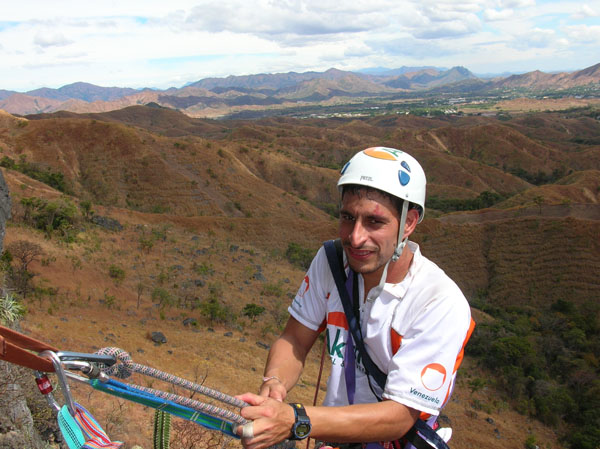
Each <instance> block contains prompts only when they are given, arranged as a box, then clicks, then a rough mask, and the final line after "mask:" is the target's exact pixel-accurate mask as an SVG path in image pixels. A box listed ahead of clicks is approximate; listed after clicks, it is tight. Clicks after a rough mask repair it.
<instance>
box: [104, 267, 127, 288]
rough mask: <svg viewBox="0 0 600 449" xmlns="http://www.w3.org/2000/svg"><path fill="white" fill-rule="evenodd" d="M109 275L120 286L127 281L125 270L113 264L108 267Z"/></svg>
mask: <svg viewBox="0 0 600 449" xmlns="http://www.w3.org/2000/svg"><path fill="white" fill-rule="evenodd" d="M108 275H109V276H110V277H111V278H112V279H114V280H115V283H117V284H120V283H121V282H123V280H124V279H125V270H123V268H121V267H119V266H117V265H114V264H113V265H111V266H110V267H108Z"/></svg>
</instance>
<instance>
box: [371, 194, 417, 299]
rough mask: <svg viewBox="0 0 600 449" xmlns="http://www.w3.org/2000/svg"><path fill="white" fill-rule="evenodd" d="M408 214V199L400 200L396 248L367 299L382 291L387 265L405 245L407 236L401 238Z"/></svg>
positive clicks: (395, 258) (395, 259)
mask: <svg viewBox="0 0 600 449" xmlns="http://www.w3.org/2000/svg"><path fill="white" fill-rule="evenodd" d="M407 215H408V201H403V202H402V215H401V217H400V226H399V227H398V240H397V242H398V244H397V245H396V249H395V250H394V254H392V257H391V258H390V260H388V261H387V262H386V264H385V267H383V273H382V274H381V279H380V280H379V285H377V287H374V288H372V289H371V291H370V292H369V294H368V295H367V301H375V299H376V298H377V297H378V296H379V295H380V293H381V292H382V291H383V287H384V286H385V281H386V279H387V272H388V267H389V266H390V262H396V261H397V260H398V259H400V256H401V255H402V252H403V251H404V247H405V246H406V241H407V240H408V237H407V238H405V239H403V238H402V237H403V236H404V229H406V216H407Z"/></svg>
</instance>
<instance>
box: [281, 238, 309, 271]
mask: <svg viewBox="0 0 600 449" xmlns="http://www.w3.org/2000/svg"><path fill="white" fill-rule="evenodd" d="M314 255H315V252H314V251H313V250H311V249H308V248H303V247H302V246H300V245H299V244H298V243H294V242H291V243H290V244H289V245H288V247H287V250H286V252H285V256H286V257H287V260H288V261H289V262H290V263H291V264H293V265H296V266H298V267H300V268H302V269H304V270H308V268H309V267H310V263H311V262H312V259H313V257H314Z"/></svg>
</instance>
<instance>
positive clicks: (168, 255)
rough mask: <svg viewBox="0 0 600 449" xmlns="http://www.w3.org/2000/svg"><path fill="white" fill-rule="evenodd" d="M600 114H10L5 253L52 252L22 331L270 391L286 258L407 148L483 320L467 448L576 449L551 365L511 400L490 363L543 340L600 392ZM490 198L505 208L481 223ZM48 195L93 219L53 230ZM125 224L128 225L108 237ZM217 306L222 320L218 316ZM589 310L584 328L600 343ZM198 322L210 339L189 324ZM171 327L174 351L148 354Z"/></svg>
mask: <svg viewBox="0 0 600 449" xmlns="http://www.w3.org/2000/svg"><path fill="white" fill-rule="evenodd" d="M597 117H598V114H597V111H594V110H580V111H570V112H568V113H565V112H562V113H538V114H530V115H528V116H526V117H521V116H519V117H514V118H510V119H509V120H505V119H502V120H500V119H498V118H495V117H484V116H473V117H466V116H465V117H458V116H442V117H435V118H434V117H431V118H427V117H415V116H412V115H408V116H404V115H403V116H396V115H388V116H375V117H370V118H364V119H360V120H359V119H341V118H338V119H329V120H326V119H306V120H297V119H291V118H268V119H263V120H257V121H243V120H236V121H230V120H222V121H212V120H204V119H193V118H190V117H189V116H186V115H184V114H182V113H180V112H176V111H173V110H170V109H164V108H160V107H148V106H134V107H129V108H126V109H123V110H120V111H114V112H109V113H95V114H91V113H90V114H85V115H78V114H73V113H65V112H63V113H59V114H42V115H37V116H29V117H26V118H17V117H14V116H12V115H9V114H6V113H0V150H1V151H2V156H3V158H4V159H3V160H2V164H1V165H2V166H3V167H4V168H3V169H2V170H3V174H4V177H5V178H6V180H7V183H8V185H9V188H10V191H11V196H12V200H13V219H12V222H11V223H10V224H9V227H8V229H7V236H6V241H5V247H6V246H7V245H8V246H10V244H11V243H14V242H17V241H19V240H27V241H29V242H33V243H35V244H37V245H39V246H40V248H41V249H42V250H43V255H41V256H40V257H38V258H37V260H35V261H34V262H33V263H32V265H31V271H32V272H33V273H35V276H34V277H33V279H32V284H33V285H34V286H35V289H34V290H33V291H32V292H30V294H29V295H28V296H27V297H26V298H25V300H24V302H25V304H26V305H27V308H28V313H27V315H26V317H25V318H24V321H23V323H22V326H23V329H24V330H26V331H27V332H28V333H31V334H32V335H33V336H35V337H38V338H42V339H44V340H47V341H49V342H51V343H53V344H56V345H58V346H60V347H61V348H62V349H69V350H79V351H94V350H96V349H97V348H99V347H102V346H107V345H111V346H119V347H123V348H124V349H126V350H128V351H130V352H131V353H132V357H134V360H136V361H137V360H139V361H140V363H146V364H149V365H152V366H156V367H162V368H163V369H168V370H169V371H170V372H173V373H175V374H178V375H181V376H183V377H188V378H191V379H193V378H196V379H201V378H202V377H203V376H205V381H206V384H207V385H208V386H212V387H215V388H219V389H222V390H223V391H226V392H228V393H233V394H235V393H240V392H242V391H245V390H250V391H254V390H255V389H256V387H257V380H256V379H258V378H260V375H261V369H262V365H263V363H264V358H265V356H266V351H265V350H264V348H263V346H264V344H269V343H270V342H272V341H273V339H274V338H275V336H276V335H277V333H278V331H279V329H280V326H281V324H282V322H283V321H284V320H285V308H286V306H287V304H288V303H289V301H290V297H291V296H293V295H294V294H295V292H296V289H297V287H298V285H299V281H300V280H301V279H302V277H303V273H304V269H303V268H301V267H300V266H298V265H296V264H294V263H293V262H292V261H291V259H290V258H289V257H286V253H288V252H289V249H290V244H292V243H294V244H297V245H299V246H300V247H302V248H305V249H306V250H307V251H308V252H314V251H315V250H316V249H317V248H318V247H319V245H320V243H321V242H322V241H323V240H325V239H327V238H330V237H332V236H335V234H336V228H337V222H336V220H335V218H334V217H333V216H332V215H333V214H335V208H336V204H337V195H338V194H337V189H336V188H335V181H336V180H337V177H338V171H339V168H340V167H341V166H342V164H343V163H344V162H345V161H346V160H347V159H348V158H349V157H350V156H351V155H352V154H353V153H355V152H356V151H358V150H359V149H362V148H365V147H368V146H372V145H380V144H382V145H388V146H394V147H400V148H405V149H407V150H408V151H410V152H411V153H412V154H413V155H414V156H416V157H417V158H418V159H419V160H420V161H421V162H422V164H423V165H424V167H425V170H426V173H427V175H428V202H431V201H433V200H435V201H436V202H435V203H434V204H435V205H436V206H438V207H440V208H439V209H437V210H436V209H435V208H432V207H429V206H428V209H427V212H426V216H425V220H424V222H423V223H422V224H421V225H419V227H418V228H417V233H416V235H415V240H416V241H417V242H418V243H419V244H420V245H421V247H422V250H423V253H424V254H425V255H426V256H427V257H429V258H431V259H432V260H433V261H435V262H436V263H438V264H439V265H440V266H441V267H443V269H444V270H445V271H446V272H448V273H449V274H450V275H451V276H452V277H453V278H454V279H455V280H456V281H457V283H458V284H459V285H460V287H461V288H462V289H463V290H464V292H465V294H466V295H467V298H468V299H469V300H470V302H471V304H472V306H474V309H473V313H474V316H475V318H476V320H477V321H478V323H480V326H479V327H478V331H477V332H479V334H476V335H475V336H474V340H473V355H470V354H469V352H467V360H466V362H465V363H466V367H467V368H466V369H463V370H462V371H461V375H460V380H459V383H458V385H457V391H456V393H455V396H454V398H453V400H452V402H451V404H450V405H449V406H448V408H447V409H446V410H445V414H447V415H448V417H449V419H450V420H451V421H452V423H453V427H454V429H455V436H454V437H453V440H452V444H451V447H453V448H454V449H463V448H464V449H466V448H471V447H479V446H485V447H487V448H491V449H495V448H501V447H502V448H507V447H508V448H515V449H516V448H522V447H523V446H524V442H525V440H526V439H527V438H528V437H529V436H530V435H533V436H535V441H536V442H537V444H538V445H539V446H540V447H544V448H549V449H552V448H558V447H563V443H562V442H559V441H558V435H560V434H561V433H562V432H563V431H564V429H565V427H564V426H566V425H572V422H571V421H569V422H568V423H566V424H564V423H561V424H559V423H554V422H553V421H552V419H553V417H554V416H555V415H554V414H553V413H554V411H553V412H552V413H550V412H549V411H543V410H545V409H543V408H542V404H540V402H539V401H540V396H539V394H538V393H536V392H540V391H546V390H544V388H547V389H548V388H550V386H552V388H554V387H555V386H556V385H559V382H560V379H555V378H551V377H543V376H542V375H541V374H540V371H539V370H540V369H542V368H539V366H542V365H541V363H542V362H541V361H540V362H539V364H540V365H539V366H536V369H537V370H538V371H534V370H532V369H530V367H529V366H523V367H521V366H519V367H516V368H514V370H517V368H518V369H519V370H521V372H526V373H527V376H529V378H528V379H532V380H530V382H531V383H530V384H528V385H525V386H523V388H522V389H521V384H520V383H519V389H518V390H515V391H514V392H513V394H511V393H510V392H507V390H506V389H505V388H504V386H503V385H504V384H503V382H505V380H506V378H505V377H504V376H505V374H504V373H505V369H506V372H509V371H510V369H511V368H510V367H511V365H510V364H509V365H507V366H506V367H504V366H501V367H500V368H499V369H498V370H496V371H494V370H493V369H492V368H493V367H492V365H491V364H490V363H488V359H485V358H482V356H481V353H482V352H485V351H486V347H485V346H484V341H482V340H485V336H488V335H493V338H488V341H489V342H491V343H496V342H498V341H503V340H502V339H503V338H507V337H510V336H512V335H513V333H514V334H516V335H520V334H519V332H521V333H523V332H525V330H527V332H533V333H531V334H527V335H528V337H527V339H528V341H529V342H530V344H531V345H532V348H538V346H537V345H538V340H539V341H541V342H543V341H545V342H548V341H551V342H552V345H550V346H546V347H544V354H546V353H547V354H550V355H552V356H553V357H554V358H553V359H552V361H549V362H547V363H548V366H549V367H551V368H552V369H553V370H554V371H553V372H560V373H561V374H562V375H563V376H564V379H565V382H570V384H569V385H573V383H574V382H575V380H577V379H578V378H579V382H580V383H579V384H577V385H579V387H578V388H581V389H582V391H583V390H585V391H589V392H592V393H593V391H595V390H594V388H595V387H593V381H592V380H589V381H588V380H586V379H588V377H587V376H588V375H589V374H590V373H595V375H596V378H597V374H598V367H597V365H596V364H595V362H594V360H597V359H598V358H599V357H600V354H598V349H597V348H598V346H594V345H593V344H592V343H593V342H594V341H597V339H598V332H599V330H598V329H597V328H595V327H594V326H596V324H595V323H598V314H599V312H598V309H597V308H594V307H595V306H594V299H595V298H598V297H600V295H599V293H600V282H599V281H598V279H597V273H598V270H599V269H600V242H599V241H598V239H597V236H598V235H600V225H599V223H600V221H599V219H600V204H599V203H600V159H599V158H598V154H599V153H600V147H599V146H598V143H597V142H595V140H594V136H598V135H600V121H599V120H598V118H597ZM561 130H562V131H561ZM575 137H576V138H575ZM48 183H51V185H49V184H48ZM52 186H54V187H52ZM60 190H62V192H61V191H60ZM482 195H483V197H484V198H493V199H494V201H495V203H494V204H492V205H491V206H488V207H487V208H485V209H482V208H481V206H479V207H477V208H476V209H477V210H470V209H469V207H471V206H472V205H473V204H480V203H477V202H476V201H477V200H478V199H480V198H482ZM494 195H497V196H494ZM30 198H42V199H45V200H47V201H50V204H52V205H53V206H52V207H53V208H54V209H52V210H54V211H56V210H58V211H60V213H61V214H64V215H65V216H66V215H68V214H69V213H73V214H74V217H75V218H73V220H75V221H74V222H73V223H70V222H69V221H68V220H67V221H65V222H63V225H62V226H63V227H61V225H57V226H56V228H53V226H54V225H53V224H51V226H50V228H48V227H46V228H43V229H36V226H37V225H36V223H39V221H38V222H35V221H34V220H32V216H31V214H29V213H30V212H31V211H32V210H33V211H34V212H36V213H39V214H40V216H41V215H43V214H45V213H46V212H47V208H46V206H43V205H40V206H38V209H35V210H34V209H30V208H31V207H33V206H31V204H32V203H31V202H30V201H28V200H27V199H30ZM22 200H25V201H22ZM87 201H89V203H87ZM86 204H88V205H89V206H90V207H91V209H92V210H93V211H94V214H92V215H90V214H89V213H86ZM430 204H431V203H430ZM70 205H75V206H74V209H72V208H70ZM446 207H458V209H452V210H454V211H453V212H448V211H446V210H445V209H444V208H446ZM73 210H76V211H79V212H77V213H74V212H72V211H73ZM69 211H71V212H69ZM92 216H96V217H99V218H101V219H100V220H97V221H96V222H95V223H99V224H94V222H92V221H91V217H92ZM111 220H116V221H117V222H118V223H119V224H120V225H121V226H122V228H119V227H114V226H113V227H112V230H111V229H107V228H106V227H105V226H107V224H108V225H111V223H112V224H113V225H114V222H112V221H111ZM564 302H568V304H570V305H569V306H568V307H567V306H565V305H564V304H563V303H564ZM249 303H256V304H257V305H260V306H263V307H265V308H266V311H265V313H264V314H263V315H261V316H260V317H258V319H257V321H256V322H253V321H252V320H251V319H250V318H248V317H245V316H243V315H242V312H243V308H244V306H245V305H246V304H249ZM210 304H212V305H215V304H217V305H218V306H219V307H218V310H217V311H219V313H220V314H221V315H217V316H213V317H212V318H210V315H208V316H207V315H206V313H207V312H206V311H207V310H208V309H207V308H206V307H207V305H210ZM569 307H570V308H571V309H569ZM557 308H559V309H560V310H562V312H561V313H562V314H563V315H562V318H560V319H559V318H556V317H555V315H554V314H555V313H558V312H557V310H559V309H557ZM563 309H564V310H563ZM573 311H575V312H577V313H579V314H582V315H583V314H584V312H585V313H586V314H585V316H586V318H587V327H586V326H584V325H583V324H581V320H580V317H579V315H577V316H574V315H572V314H573V313H575V312H573ZM565 317H569V320H567V319H566V318H565ZM185 318H192V319H195V320H196V322H197V323H198V325H197V326H184V325H183V320H184V319H185ZM505 319H506V320H507V321H506V322H507V323H509V324H506V325H505V324H504V323H505V321H504V320H505ZM552 320H554V321H552ZM510 323H512V324H510ZM515 323H516V324H515ZM494 325H496V327H495V328H494ZM512 326H516V327H518V328H517V329H513V328H512ZM530 327H531V328H532V329H533V330H531V329H530ZM209 328H210V329H212V330H209ZM479 329H481V330H479ZM494 329H496V330H494ZM498 329H499V330H498ZM155 330H160V331H162V332H163V333H164V334H165V336H166V337H167V340H168V341H167V343H166V344H164V345H161V346H154V344H153V343H152V342H151V341H149V340H148V338H147V335H148V333H149V332H152V331H155ZM496 331H499V332H503V333H501V334H492V333H491V332H496ZM556 332H561V333H556ZM582 333H583V334H582ZM581 335H583V337H581ZM582 338H583V342H582V340H581V339H582ZM586 339H587V340H586ZM586 341H588V342H589V343H586ZM257 343H260V344H261V345H263V346H259V345H258V344H257ZM562 345H567V346H562ZM541 347H543V346H541ZM468 348H469V347H468ZM501 349H503V348H502V347H494V348H492V350H488V353H490V354H492V353H493V354H496V352H495V351H500V350H501ZM517 349H518V348H517ZM468 351H469V350H468ZM561 351H562V352H561ZM474 355H477V357H478V358H475V357H474ZM517 355H518V354H517ZM515 357H516V356H515ZM536 357H538V356H536ZM539 357H542V355H539ZM318 359H319V349H318V348H317V349H315V351H314V353H313V354H311V356H310V359H309V363H308V365H307V368H306V372H305V374H304V375H303V376H302V383H301V386H300V387H299V388H297V389H295V390H294V392H293V397H292V399H297V400H299V401H304V402H310V401H312V395H313V394H314V383H315V379H316V373H317V369H318ZM536 360H537V359H536ZM536 363H537V362H536ZM527 369H529V371H527ZM543 369H544V370H545V369H546V366H545V365H544V368H543ZM584 374H585V376H584ZM547 376H550V375H549V374H548V375H547ZM511 379H512V380H513V381H514V382H517V381H518V382H521V377H513V378H511ZM534 381H535V382H534ZM544 382H545V383H544ZM515 385H516V383H515ZM78 388H80V387H78ZM556 388H558V387H556ZM565 388H566V387H565ZM569 388H570V387H569ZM552 391H554V390H552ZM569 391H571V390H569ZM592 393H586V394H592ZM528 394H530V396H527V395H528ZM76 395H77V396H78V397H81V398H82V399H81V400H82V401H85V405H86V406H89V408H92V409H93V410H94V411H95V413H94V415H95V416H96V418H97V419H99V420H100V421H101V422H102V423H109V425H110V431H111V436H112V437H113V438H115V439H119V438H120V439H126V440H127V441H128V444H130V445H133V444H140V445H142V446H143V447H144V448H146V447H150V446H149V445H148V441H149V438H150V433H151V426H150V422H151V414H150V413H149V412H148V411H147V410H142V408H141V407H136V406H129V405H124V404H120V403H119V402H118V401H107V400H105V398H103V397H102V396H100V395H99V394H98V393H95V394H93V395H90V394H88V392H86V391H84V390H80V389H78V390H76ZM558 403H559V402H557V404H558ZM588 403H591V404H593V401H591V399H590V401H589V402H586V404H588ZM523 404H526V406H525V405H523ZM561 404H562V402H561ZM583 405H585V404H582V405H581V406H583ZM569 406H571V405H569ZM590 407H593V405H591V406H590ZM517 409H518V410H519V412H520V413H521V414H519V413H518V412H517V411H515V410H517ZM96 410H98V412H96ZM536 416H537V417H538V420H536V419H533V417H536ZM573 416H577V413H573ZM125 417H127V419H125ZM539 419H541V420H544V422H545V423H546V424H549V425H552V427H545V426H544V425H542V424H541V423H540V421H539Z"/></svg>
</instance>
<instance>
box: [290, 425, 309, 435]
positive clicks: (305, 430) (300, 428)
mask: <svg viewBox="0 0 600 449" xmlns="http://www.w3.org/2000/svg"><path fill="white" fill-rule="evenodd" d="M294 433H295V434H296V437H297V438H305V437H307V436H308V434H309V433H310V424H307V423H298V424H297V425H296V427H295V428H294Z"/></svg>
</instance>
